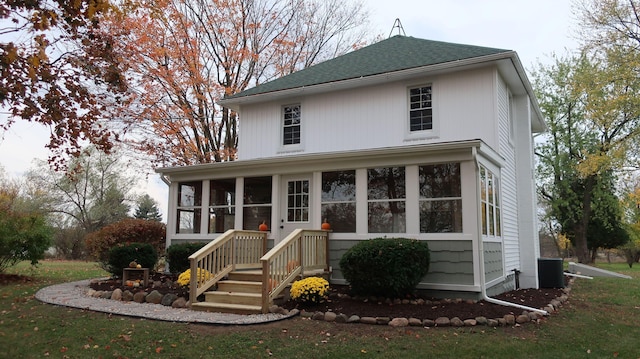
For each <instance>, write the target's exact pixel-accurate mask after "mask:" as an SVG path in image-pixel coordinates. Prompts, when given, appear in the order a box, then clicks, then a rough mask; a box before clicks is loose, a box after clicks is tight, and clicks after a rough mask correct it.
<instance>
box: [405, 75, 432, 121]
mask: <svg viewBox="0 0 640 359" xmlns="http://www.w3.org/2000/svg"><path fill="white" fill-rule="evenodd" d="M409 129H410V130H411V132H414V131H426V130H432V129H433V107H432V102H431V85H427V86H421V87H415V88H411V89H409Z"/></svg>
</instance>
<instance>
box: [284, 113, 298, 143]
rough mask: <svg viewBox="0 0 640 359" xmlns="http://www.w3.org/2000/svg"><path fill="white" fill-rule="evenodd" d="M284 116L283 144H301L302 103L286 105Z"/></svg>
mask: <svg viewBox="0 0 640 359" xmlns="http://www.w3.org/2000/svg"><path fill="white" fill-rule="evenodd" d="M282 116H283V122H282V125H283V127H282V145H284V146H286V145H297V144H300V105H299V104H298V105H287V106H284V107H283V109H282Z"/></svg>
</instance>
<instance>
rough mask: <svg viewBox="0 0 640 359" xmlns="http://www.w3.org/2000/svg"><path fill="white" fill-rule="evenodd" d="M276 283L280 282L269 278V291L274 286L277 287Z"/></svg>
mask: <svg viewBox="0 0 640 359" xmlns="http://www.w3.org/2000/svg"><path fill="white" fill-rule="evenodd" d="M278 284H280V282H278V281H277V280H275V279H273V278H269V292H271V291H272V290H273V289H274V288H275V287H277V286H278Z"/></svg>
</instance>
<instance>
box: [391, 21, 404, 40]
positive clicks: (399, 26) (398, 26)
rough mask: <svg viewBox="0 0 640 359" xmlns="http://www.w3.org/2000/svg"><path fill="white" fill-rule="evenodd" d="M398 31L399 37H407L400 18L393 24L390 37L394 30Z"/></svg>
mask: <svg viewBox="0 0 640 359" xmlns="http://www.w3.org/2000/svg"><path fill="white" fill-rule="evenodd" d="M394 29H398V35H402V36H407V34H406V33H405V32H404V27H402V23H401V22H400V19H399V18H396V21H394V22H393V27H391V32H390V33H389V37H391V35H392V34H393V30H394Z"/></svg>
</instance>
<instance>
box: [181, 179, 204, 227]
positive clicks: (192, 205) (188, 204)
mask: <svg viewBox="0 0 640 359" xmlns="http://www.w3.org/2000/svg"><path fill="white" fill-rule="evenodd" d="M201 218H202V182H201V181H194V182H181V183H179V184H178V211H177V218H176V220H177V222H178V223H177V225H176V229H177V233H200V223H201Z"/></svg>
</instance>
